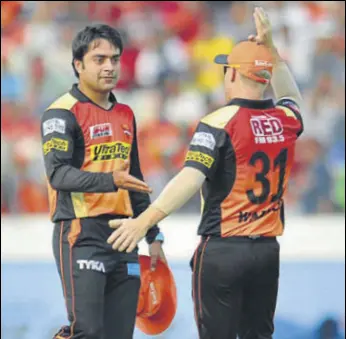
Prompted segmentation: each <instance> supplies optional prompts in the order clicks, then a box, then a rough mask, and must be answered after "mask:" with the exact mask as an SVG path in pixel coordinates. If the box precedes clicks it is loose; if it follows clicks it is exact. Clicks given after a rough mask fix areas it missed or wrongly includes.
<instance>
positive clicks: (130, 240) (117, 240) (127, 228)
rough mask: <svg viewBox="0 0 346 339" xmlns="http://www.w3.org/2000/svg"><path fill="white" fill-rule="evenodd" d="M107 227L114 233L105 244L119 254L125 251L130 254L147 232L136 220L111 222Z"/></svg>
mask: <svg viewBox="0 0 346 339" xmlns="http://www.w3.org/2000/svg"><path fill="white" fill-rule="evenodd" d="M109 226H110V227H111V228H114V229H115V231H114V232H113V233H112V234H111V235H110V237H109V238H108V240H107V243H108V244H110V245H111V244H112V248H113V249H114V250H118V251H119V252H124V251H125V250H126V252H127V253H131V252H132V251H133V250H134V249H135V248H136V246H137V244H138V243H139V242H140V241H141V240H142V239H143V238H144V237H145V235H146V234H147V231H148V230H147V229H146V227H143V223H142V222H138V220H137V219H119V220H111V221H110V222H109Z"/></svg>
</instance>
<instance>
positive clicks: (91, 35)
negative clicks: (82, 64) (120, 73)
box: [72, 24, 123, 78]
mask: <svg viewBox="0 0 346 339" xmlns="http://www.w3.org/2000/svg"><path fill="white" fill-rule="evenodd" d="M99 39H105V40H107V41H109V42H110V43H111V44H112V45H113V46H115V47H118V48H119V50H120V54H122V52H123V40H122V37H121V34H120V32H119V31H118V30H117V29H115V28H113V27H111V26H108V25H105V24H93V25H90V26H86V27H85V28H84V29H83V30H82V31H80V32H79V33H78V34H77V35H76V37H75V38H74V40H73V43H72V67H73V71H74V73H75V75H76V77H77V78H79V73H78V72H77V70H76V67H75V65H74V61H75V60H80V61H82V60H83V57H84V55H85V54H86V53H87V52H88V51H89V48H90V44H91V43H92V42H93V41H95V40H99Z"/></svg>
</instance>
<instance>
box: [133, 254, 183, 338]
mask: <svg viewBox="0 0 346 339" xmlns="http://www.w3.org/2000/svg"><path fill="white" fill-rule="evenodd" d="M139 263H140V266H141V289H140V292H139V301H138V306H137V318H136V326H137V328H138V329H140V330H141V331H142V332H143V333H145V334H147V335H158V334H160V333H162V332H164V331H166V330H167V329H168V328H169V326H170V325H171V323H172V321H173V319H174V317H175V314H176V311H177V290H176V285H175V281H174V277H173V274H172V272H171V270H170V269H169V267H168V266H167V265H166V264H164V263H163V262H162V261H161V260H160V259H159V260H158V263H157V266H156V270H155V271H152V270H151V262H150V257H148V256H143V255H141V256H139Z"/></svg>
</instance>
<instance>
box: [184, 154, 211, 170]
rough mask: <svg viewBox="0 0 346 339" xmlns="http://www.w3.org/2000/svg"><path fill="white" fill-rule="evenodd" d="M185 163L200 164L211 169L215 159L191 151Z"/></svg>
mask: <svg viewBox="0 0 346 339" xmlns="http://www.w3.org/2000/svg"><path fill="white" fill-rule="evenodd" d="M185 161H193V162H198V163H200V164H202V165H203V166H205V167H207V168H211V166H212V165H213V163H214V161H215V159H214V158H212V157H211V156H210V155H208V154H205V153H202V152H193V151H189V152H188V153H187V155H186V159H185Z"/></svg>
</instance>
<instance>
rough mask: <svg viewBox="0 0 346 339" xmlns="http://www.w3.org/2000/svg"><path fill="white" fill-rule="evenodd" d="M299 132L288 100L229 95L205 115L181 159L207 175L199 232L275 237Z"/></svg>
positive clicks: (296, 116)
mask: <svg viewBox="0 0 346 339" xmlns="http://www.w3.org/2000/svg"><path fill="white" fill-rule="evenodd" d="M302 132H303V121H302V117H301V114H300V108H299V106H298V105H297V103H296V102H294V101H293V100H291V99H281V100H280V101H279V102H277V104H276V105H275V104H274V102H273V101H272V100H261V101H256V100H245V99H233V100H232V101H231V102H230V104H229V105H227V106H225V107H223V108H221V109H219V110H217V111H216V112H214V113H211V114H209V115H207V116H206V117H204V118H203V119H202V120H201V121H200V123H199V125H198V127H197V129H196V131H195V134H194V136H193V139H192V141H191V143H190V146H189V150H188V152H187V155H186V159H185V166H186V167H193V168H196V169H198V170H200V171H202V172H203V173H204V174H205V175H206V181H205V183H204V184H203V187H202V190H201V199H202V219H201V223H200V225H199V231H198V234H199V235H204V236H209V235H211V236H221V237H230V236H259V235H262V236H280V235H282V234H283V231H284V196H285V192H286V190H287V185H288V180H289V176H290V172H291V169H292V166H293V163H294V151H295V144H296V141H297V139H298V138H299V136H300V135H301V134H302Z"/></svg>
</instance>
